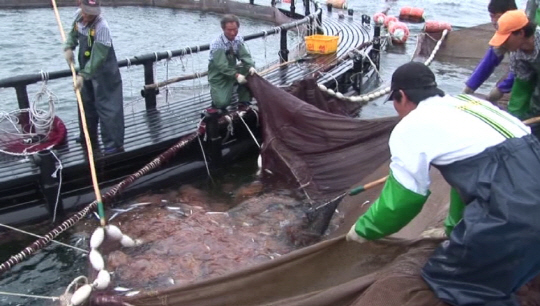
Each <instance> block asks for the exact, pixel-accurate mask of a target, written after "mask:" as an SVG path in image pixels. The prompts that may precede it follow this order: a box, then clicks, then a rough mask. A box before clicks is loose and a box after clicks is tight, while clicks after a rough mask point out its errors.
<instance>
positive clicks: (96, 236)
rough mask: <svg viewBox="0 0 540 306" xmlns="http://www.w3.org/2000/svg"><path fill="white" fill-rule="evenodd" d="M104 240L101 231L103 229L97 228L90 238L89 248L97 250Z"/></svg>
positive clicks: (103, 234)
mask: <svg viewBox="0 0 540 306" xmlns="http://www.w3.org/2000/svg"><path fill="white" fill-rule="evenodd" d="M104 239H105V231H104V230H103V227H101V226H100V227H98V228H96V230H95V231H94V233H93V234H92V237H90V248H92V249H97V248H99V246H100V245H101V244H102V243H103V240H104Z"/></svg>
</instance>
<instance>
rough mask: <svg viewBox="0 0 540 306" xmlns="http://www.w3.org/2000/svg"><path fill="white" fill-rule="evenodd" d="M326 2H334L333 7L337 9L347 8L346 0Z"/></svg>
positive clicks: (327, 2)
mask: <svg viewBox="0 0 540 306" xmlns="http://www.w3.org/2000/svg"><path fill="white" fill-rule="evenodd" d="M326 4H332V7H334V8H337V9H346V8H347V1H346V0H326Z"/></svg>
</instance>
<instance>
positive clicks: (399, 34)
mask: <svg viewBox="0 0 540 306" xmlns="http://www.w3.org/2000/svg"><path fill="white" fill-rule="evenodd" d="M388 33H390V37H391V38H392V42H394V43H395V44H404V43H405V42H406V41H407V39H408V38H409V34H410V32H409V27H407V25H406V24H404V23H403V22H401V21H394V22H391V23H390V26H389V27H388Z"/></svg>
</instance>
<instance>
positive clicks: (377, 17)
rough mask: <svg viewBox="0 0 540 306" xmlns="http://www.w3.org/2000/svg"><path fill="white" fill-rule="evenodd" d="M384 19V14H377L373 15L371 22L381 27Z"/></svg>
mask: <svg viewBox="0 0 540 306" xmlns="http://www.w3.org/2000/svg"><path fill="white" fill-rule="evenodd" d="M385 19H386V14H384V13H381V12H379V13H375V15H373V22H375V24H376V25H383V24H384V20H385Z"/></svg>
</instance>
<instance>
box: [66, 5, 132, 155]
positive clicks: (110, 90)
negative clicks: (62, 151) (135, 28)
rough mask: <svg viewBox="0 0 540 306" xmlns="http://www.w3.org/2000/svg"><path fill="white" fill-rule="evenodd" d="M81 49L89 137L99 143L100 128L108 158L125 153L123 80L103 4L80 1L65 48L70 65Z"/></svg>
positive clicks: (81, 82) (81, 80)
mask: <svg viewBox="0 0 540 306" xmlns="http://www.w3.org/2000/svg"><path fill="white" fill-rule="evenodd" d="M77 46H78V47H79V54H78V61H79V68H80V69H79V73H78V75H77V82H76V87H77V89H79V90H80V91H81V96H82V102H83V106H84V111H85V115H86V123H87V127H88V134H89V137H90V139H91V141H92V143H93V144H97V143H98V137H97V131H98V124H100V125H101V140H102V141H103V146H104V154H113V153H117V152H121V151H123V148H124V106H123V94H122V76H121V75H120V70H119V69H118V63H117V61H116V55H115V52H114V47H113V44H112V38H111V32H110V30H109V25H108V24H107V21H106V20H105V19H104V18H103V17H102V16H101V8H100V4H99V0H81V1H80V9H79V10H78V11H77V15H76V17H75V21H74V22H73V26H72V28H71V31H70V32H69V35H68V37H67V40H66V43H65V47H64V55H65V57H66V60H67V61H68V64H70V63H72V62H74V57H75V56H74V53H73V50H74V49H75V48H76V47H77ZM79 126H81V124H80V120H79ZM81 135H82V127H81Z"/></svg>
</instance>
